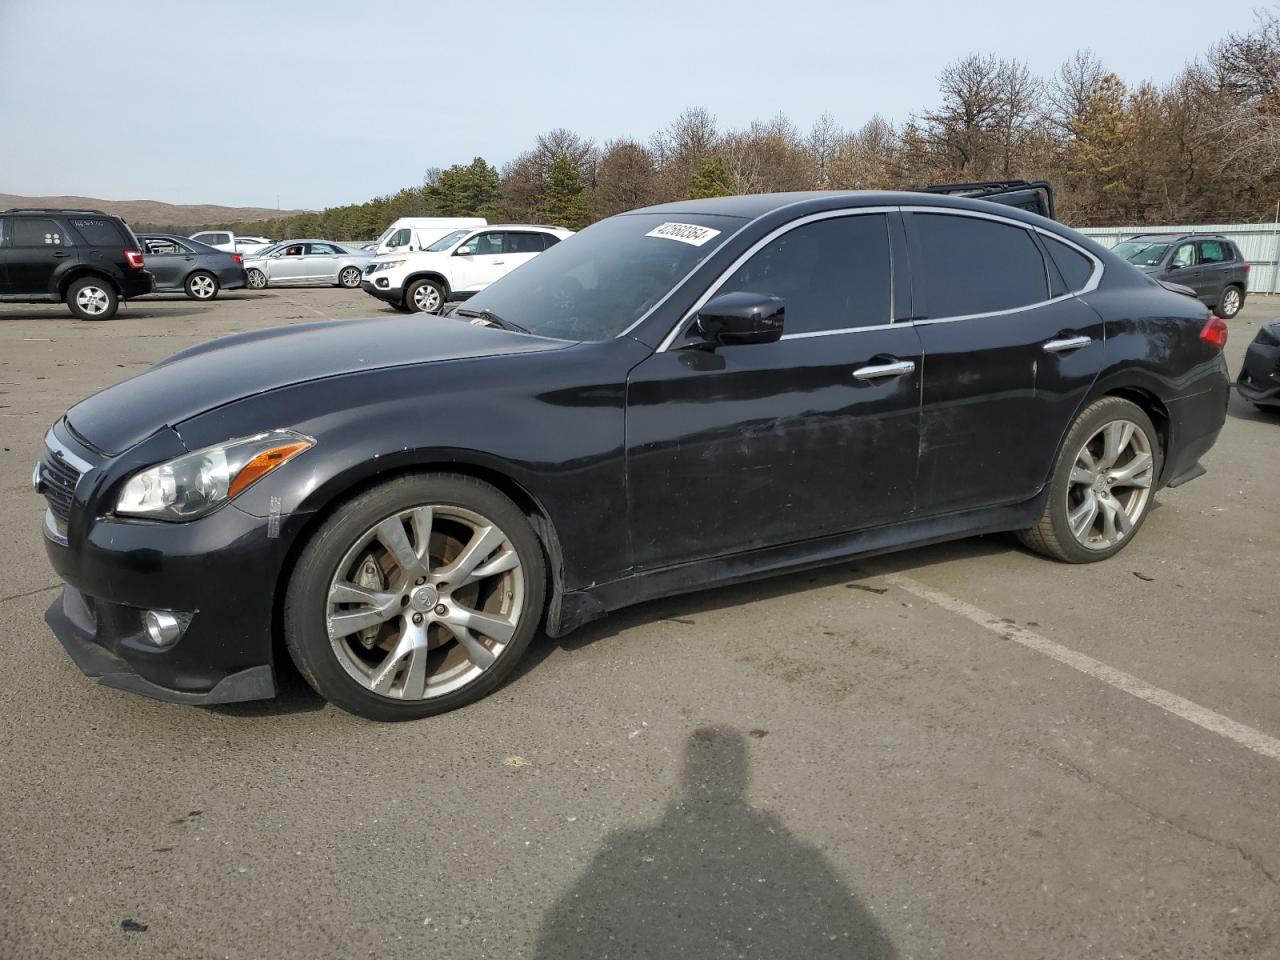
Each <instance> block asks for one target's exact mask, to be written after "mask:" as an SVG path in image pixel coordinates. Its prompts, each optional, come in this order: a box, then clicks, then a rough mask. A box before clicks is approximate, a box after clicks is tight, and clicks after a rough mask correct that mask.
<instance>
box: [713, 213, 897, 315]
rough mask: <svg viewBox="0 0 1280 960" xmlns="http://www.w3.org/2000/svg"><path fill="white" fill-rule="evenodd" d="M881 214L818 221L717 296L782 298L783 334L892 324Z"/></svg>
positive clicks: (769, 249) (764, 252)
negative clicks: (751, 294)
mask: <svg viewBox="0 0 1280 960" xmlns="http://www.w3.org/2000/svg"><path fill="white" fill-rule="evenodd" d="M891 289H892V274H891V271H890V266H889V227H888V221H887V219H886V218H885V216H884V214H879V213H875V214H863V215H861V216H853V217H838V218H832V219H829V220H817V221H814V222H813V223H807V224H804V225H803V226H799V227H796V228H795V229H794V230H789V231H787V232H786V233H784V234H782V236H780V237H777V238H776V239H774V240H772V241H770V242H769V243H768V244H766V245H765V246H764V247H763V248H761V249H760V251H759V252H757V253H756V254H754V255H753V256H752V257H751V259H750V260H748V261H747V262H746V263H744V264H743V265H742V266H741V267H739V268H738V269H737V270H735V271H734V272H733V274H732V276H730V277H729V278H728V279H727V280H726V281H725V282H724V283H723V284H721V286H720V287H719V289H718V290H717V291H716V293H717V294H721V293H739V292H741V293H758V294H763V295H765V296H770V297H781V298H782V300H783V301H784V303H785V304H786V319H785V321H784V326H783V331H784V332H785V333H788V334H792V333H820V332H824V331H830V330H847V329H849V328H851V327H867V326H875V325H878V324H884V323H888V322H889V321H890V290H891Z"/></svg>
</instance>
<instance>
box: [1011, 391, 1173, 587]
mask: <svg viewBox="0 0 1280 960" xmlns="http://www.w3.org/2000/svg"><path fill="white" fill-rule="evenodd" d="M1161 463H1162V452H1161V450H1160V439H1159V435H1158V434H1157V433H1156V429H1155V426H1154V425H1153V424H1152V423H1151V418H1150V417H1148V416H1147V415H1146V413H1144V412H1143V410H1142V408H1141V407H1139V406H1137V404H1134V403H1130V402H1129V401H1128V400H1124V399H1121V398H1120V397H1103V398H1102V399H1101V400H1098V401H1097V402H1096V403H1092V404H1090V405H1089V406H1088V407H1087V408H1085V410H1084V411H1083V412H1082V413H1081V414H1080V416H1079V417H1077V418H1076V421H1075V423H1074V424H1072V426H1071V429H1070V430H1069V431H1068V432H1067V437H1066V440H1064V441H1063V444H1062V450H1061V451H1060V452H1059V454H1058V462H1057V465H1056V466H1055V467H1054V471H1053V476H1052V478H1051V479H1050V481H1049V496H1048V500H1047V501H1046V503H1045V507H1044V513H1043V514H1042V515H1041V517H1040V522H1039V523H1037V524H1036V525H1035V526H1034V527H1031V528H1030V529H1028V530H1022V531H1019V533H1018V538H1019V539H1020V540H1021V541H1022V542H1023V544H1025V545H1026V546H1028V547H1030V548H1031V549H1032V550H1035V551H1036V552H1037V553H1042V554H1044V555H1045V556H1048V557H1053V558H1054V559H1056V560H1062V561H1065V562H1067V563H1093V562H1095V561H1098V560H1105V559H1107V557H1111V556H1114V555H1115V554H1116V553H1119V552H1120V550H1121V549H1123V547H1124V545H1125V544H1127V543H1128V542H1129V541H1130V540H1132V539H1133V537H1134V535H1135V534H1137V532H1138V529H1139V528H1140V527H1141V526H1142V524H1143V521H1145V520H1146V518H1147V512H1148V511H1149V510H1150V507H1151V500H1152V497H1153V496H1154V492H1155V484H1156V482H1157V480H1158V479H1159V477H1160V467H1161Z"/></svg>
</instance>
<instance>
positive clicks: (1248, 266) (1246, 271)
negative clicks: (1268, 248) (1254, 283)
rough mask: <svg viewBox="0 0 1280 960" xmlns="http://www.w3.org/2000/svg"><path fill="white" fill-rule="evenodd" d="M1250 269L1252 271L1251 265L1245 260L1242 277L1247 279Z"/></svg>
mask: <svg viewBox="0 0 1280 960" xmlns="http://www.w3.org/2000/svg"><path fill="white" fill-rule="evenodd" d="M1252 269H1253V264H1252V263H1250V262H1249V261H1248V260H1246V261H1245V262H1244V275H1245V276H1246V277H1247V276H1248V275H1249V271H1250V270H1252Z"/></svg>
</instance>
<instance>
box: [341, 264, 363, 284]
mask: <svg viewBox="0 0 1280 960" xmlns="http://www.w3.org/2000/svg"><path fill="white" fill-rule="evenodd" d="M360 276H361V273H360V268H359V267H343V268H342V270H341V271H340V272H339V273H338V286H340V287H343V288H344V289H347V290H354V289H355V288H356V287H358V286H360Z"/></svg>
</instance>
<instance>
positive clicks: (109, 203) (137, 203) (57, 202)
mask: <svg viewBox="0 0 1280 960" xmlns="http://www.w3.org/2000/svg"><path fill="white" fill-rule="evenodd" d="M10 207H88V208H89V209H90V210H101V211H102V212H103V213H111V214H115V215H116V216H117V217H122V218H123V219H124V220H126V221H128V222H129V223H130V224H131V225H141V224H148V225H155V224H165V225H167V226H172V227H202V226H204V225H205V224H208V223H250V222H252V221H255V220H269V219H273V218H276V217H287V216H290V215H292V214H298V213H306V212H307V211H305V210H276V209H274V208H272V207H221V206H218V205H217V204H212V203H161V202H160V201H159V200H98V199H95V198H93V197H19V196H16V195H14V194H11V193H0V210H8V209H9V208H10Z"/></svg>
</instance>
